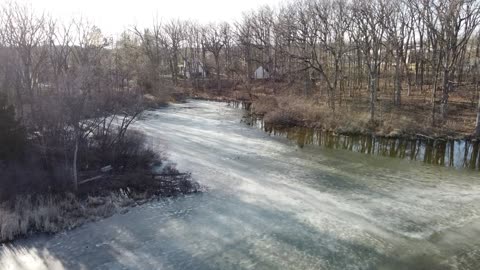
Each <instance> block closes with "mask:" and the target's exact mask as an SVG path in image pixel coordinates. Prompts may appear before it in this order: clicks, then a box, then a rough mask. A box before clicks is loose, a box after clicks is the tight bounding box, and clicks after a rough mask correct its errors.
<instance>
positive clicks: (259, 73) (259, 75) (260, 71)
mask: <svg viewBox="0 0 480 270" xmlns="http://www.w3.org/2000/svg"><path fill="white" fill-rule="evenodd" d="M253 78H254V79H256V80H262V79H268V78H270V73H269V72H268V69H266V68H263V67H262V66H259V67H258V68H257V69H256V70H255V72H254V73H253Z"/></svg>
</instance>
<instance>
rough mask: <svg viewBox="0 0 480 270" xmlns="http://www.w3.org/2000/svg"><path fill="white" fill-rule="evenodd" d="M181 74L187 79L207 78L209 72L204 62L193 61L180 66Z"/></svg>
mask: <svg viewBox="0 0 480 270" xmlns="http://www.w3.org/2000/svg"><path fill="white" fill-rule="evenodd" d="M179 68H180V73H181V74H183V75H184V76H185V78H188V79H190V78H206V77H207V71H206V68H205V65H204V64H203V63H202V61H200V60H198V59H195V60H193V61H187V60H185V61H184V63H183V65H180V66H179Z"/></svg>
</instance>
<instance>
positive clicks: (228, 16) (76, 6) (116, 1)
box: [0, 0, 280, 35]
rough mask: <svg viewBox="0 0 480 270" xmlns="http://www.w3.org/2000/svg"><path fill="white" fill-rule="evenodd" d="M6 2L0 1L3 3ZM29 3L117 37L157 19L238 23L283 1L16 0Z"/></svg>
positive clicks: (37, 8)
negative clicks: (252, 12)
mask: <svg viewBox="0 0 480 270" xmlns="http://www.w3.org/2000/svg"><path fill="white" fill-rule="evenodd" d="M4 1H7V0H0V2H4ZM17 2H26V3H30V4H31V5H32V6H33V8H34V9H35V10H36V11H40V12H41V11H45V12H46V13H48V14H50V15H52V16H53V17H54V18H57V19H62V20H69V19H70V18H72V17H80V16H83V17H85V18H88V19H89V20H90V21H92V22H93V23H94V24H95V25H97V26H99V27H100V28H101V29H102V31H103V32H104V33H105V34H107V35H111V34H118V33H120V32H122V31H123V30H124V29H126V28H128V27H130V26H132V25H134V24H136V25H138V26H140V27H145V26H148V25H150V24H151V23H152V22H153V20H154V18H155V16H156V15H157V14H158V17H159V18H164V19H165V20H168V19H171V18H181V19H193V20H196V21H198V22H201V23H208V22H220V21H229V22H232V21H235V20H237V19H239V18H241V14H242V12H244V11H249V10H252V9H256V8H257V7H260V6H262V5H267V4H268V5H270V6H272V7H275V6H277V5H278V4H279V3H280V0H228V1H227V0H17Z"/></svg>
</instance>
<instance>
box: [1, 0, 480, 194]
mask: <svg viewBox="0 0 480 270" xmlns="http://www.w3.org/2000/svg"><path fill="white" fill-rule="evenodd" d="M479 22H480V1H474V0H402V1H388V0H359V1H348V0H303V1H290V2H287V3H285V4H282V5H280V6H278V7H269V6H263V7H260V8H258V9H256V10H252V11H250V12H247V13H244V14H243V16H242V18H241V19H240V20H238V21H236V22H224V23H212V24H200V23H197V22H193V21H188V20H182V19H176V20H163V21H162V20H160V19H158V20H157V21H156V23H154V24H152V25H151V26H148V27H144V28H142V27H139V26H131V27H130V28H129V29H127V30H126V31H124V32H123V33H122V34H121V35H119V36H114V37H112V36H109V35H106V34H105V33H103V32H102V31H101V29H99V28H98V27H96V26H95V25H92V24H91V23H89V22H88V21H87V20H85V19H81V18H80V19H72V21H69V22H65V21H58V20H56V19H55V18H52V17H50V16H49V15H48V14H47V13H41V12H39V11H35V10H32V9H31V8H30V7H29V6H25V5H21V4H18V3H16V2H9V3H6V4H4V5H2V6H1V11H0V63H1V65H0V95H1V98H0V118H2V119H1V123H0V126H1V128H2V130H0V141H1V142H0V160H2V161H1V165H0V166H1V167H2V168H3V170H5V171H6V172H5V173H2V174H3V175H2V180H4V181H11V182H12V183H11V184H12V185H14V186H21V185H20V184H19V183H21V181H17V180H16V179H19V178H22V179H26V178H42V179H47V178H48V179H57V180H55V181H57V182H61V183H62V184H61V185H67V186H73V188H74V189H76V188H77V185H78V182H79V179H80V178H81V177H80V176H79V174H81V173H82V172H86V171H91V170H93V169H98V168H101V167H102V166H106V165H114V166H115V167H118V168H126V167H129V166H133V167H134V166H138V164H140V163H141V161H138V160H136V159H135V158H134V157H138V155H139V153H138V151H143V150H145V149H143V148H142V147H141V146H139V145H140V144H141V143H140V142H138V141H140V139H139V137H141V136H140V135H138V134H134V133H132V132H127V130H128V127H129V126H130V124H131V123H132V122H133V121H134V120H135V119H136V118H137V117H138V115H139V114H140V113H141V111H142V110H144V108H145V105H146V101H147V100H149V101H152V100H153V101H156V100H159V99H163V100H167V99H168V97H169V95H171V93H172V92H174V91H175V87H179V86H183V87H184V86H185V85H187V86H188V87H191V88H193V89H200V88H202V89H207V90H209V91H210V93H211V94H212V95H222V94H224V93H226V92H229V91H233V90H238V89H242V90H243V91H244V92H245V93H247V94H249V97H250V98H255V95H253V94H254V93H253V92H252V89H253V88H254V87H255V86H258V85H259V84H262V85H268V86H269V87H270V88H272V89H273V90H272V91H273V92H272V93H270V94H271V95H272V96H275V95H277V94H278V93H277V92H276V89H277V88H280V87H285V86H287V87H289V88H290V89H293V91H291V92H290V93H293V95H291V96H289V97H283V99H282V100H283V101H285V102H287V103H288V102H290V99H294V96H298V97H303V98H306V99H311V100H315V102H316V103H323V104H325V106H327V107H328V109H329V111H330V112H332V113H335V112H336V111H341V110H342V108H346V107H348V106H352V105H355V104H365V105H366V106H367V107H368V113H369V121H370V122H373V123H375V121H377V119H378V117H379V116H378V113H379V111H380V112H381V110H380V109H379V108H378V103H379V102H381V103H382V104H383V105H385V104H386V103H388V104H391V105H392V106H393V107H398V108H401V107H402V106H405V103H407V101H411V100H413V101H418V100H420V102H417V103H415V106H417V107H419V108H421V109H422V112H421V114H422V115H423V114H425V112H428V113H426V114H427V115H428V116H429V117H428V119H429V120H428V121H427V122H426V123H421V124H422V125H425V126H430V125H431V126H442V125H444V124H445V123H446V119H448V118H449V117H450V116H451V115H452V114H455V113H457V110H451V109H450V108H451V105H452V104H457V103H462V104H464V107H465V106H466V107H465V108H466V109H465V110H466V111H467V113H468V115H476V119H474V118H475V117H472V118H471V119H470V118H468V119H467V120H468V121H471V122H472V126H474V127H475V128H473V129H472V130H471V131H470V132H471V134H477V135H479V134H480V95H479V79H478V78H479V75H480V73H479V72H480V67H479V64H480V33H479V31H478V30H479V27H478V26H479ZM418 97H423V99H421V98H420V99H419V98H418ZM410 105H411V104H409V106H410ZM351 113H352V114H354V113H355V112H351ZM398 117H399V118H400V117H401V115H398ZM139 149H143V150H139ZM145 151H146V150H145ZM26 153H28V154H26ZM18 160H22V162H19V161H18ZM32 166H33V167H35V168H37V167H38V168H41V169H38V171H36V170H25V169H23V168H26V167H28V168H30V167H32ZM6 168H10V169H6ZM12 168H13V169H12ZM27 174H28V175H27ZM6 179H12V180H6ZM49 181H53V180H49ZM28 183H30V182H28ZM39 183H41V184H39V185H42V186H46V187H48V188H49V189H51V188H52V187H56V186H59V185H60V184H58V183H56V184H45V183H46V182H39ZM72 183H73V184H72ZM61 185H60V186H61ZM1 192H4V193H7V192H8V189H4V188H3V187H2V190H1Z"/></svg>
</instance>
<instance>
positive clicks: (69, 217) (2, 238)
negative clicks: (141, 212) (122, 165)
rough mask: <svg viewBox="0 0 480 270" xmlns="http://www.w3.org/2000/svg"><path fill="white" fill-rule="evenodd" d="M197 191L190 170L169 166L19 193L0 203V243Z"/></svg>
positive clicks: (59, 230) (68, 228) (64, 227)
mask: <svg viewBox="0 0 480 270" xmlns="http://www.w3.org/2000/svg"><path fill="white" fill-rule="evenodd" d="M199 191H200V186H199V184H198V183H196V182H195V181H193V180H192V178H191V176H190V174H188V173H180V172H178V171H177V170H175V169H171V168H170V169H168V171H164V172H162V173H159V174H156V175H155V176H147V175H145V174H141V173H130V174H123V175H112V176H109V177H107V178H105V179H101V180H98V181H92V182H90V183H87V184H83V185H81V186H80V187H79V190H78V192H76V193H73V192H64V193H59V194H53V193H52V194H40V195H36V194H24V195H19V196H16V197H15V198H13V199H11V200H9V201H6V202H3V203H0V243H5V242H10V241H13V240H15V239H18V238H23V237H27V236H29V235H32V234H38V233H47V234H53V233H58V232H61V231H65V230H71V229H74V228H77V227H79V226H81V225H83V224H85V223H87V222H92V221H97V220H99V219H103V218H107V217H110V216H112V215H114V214H117V213H121V214H123V213H126V212H128V209H129V208H130V207H135V206H138V205H142V204H145V203H147V202H149V201H153V200H159V199H162V198H166V197H172V196H180V195H186V194H191V193H197V192H199Z"/></svg>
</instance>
